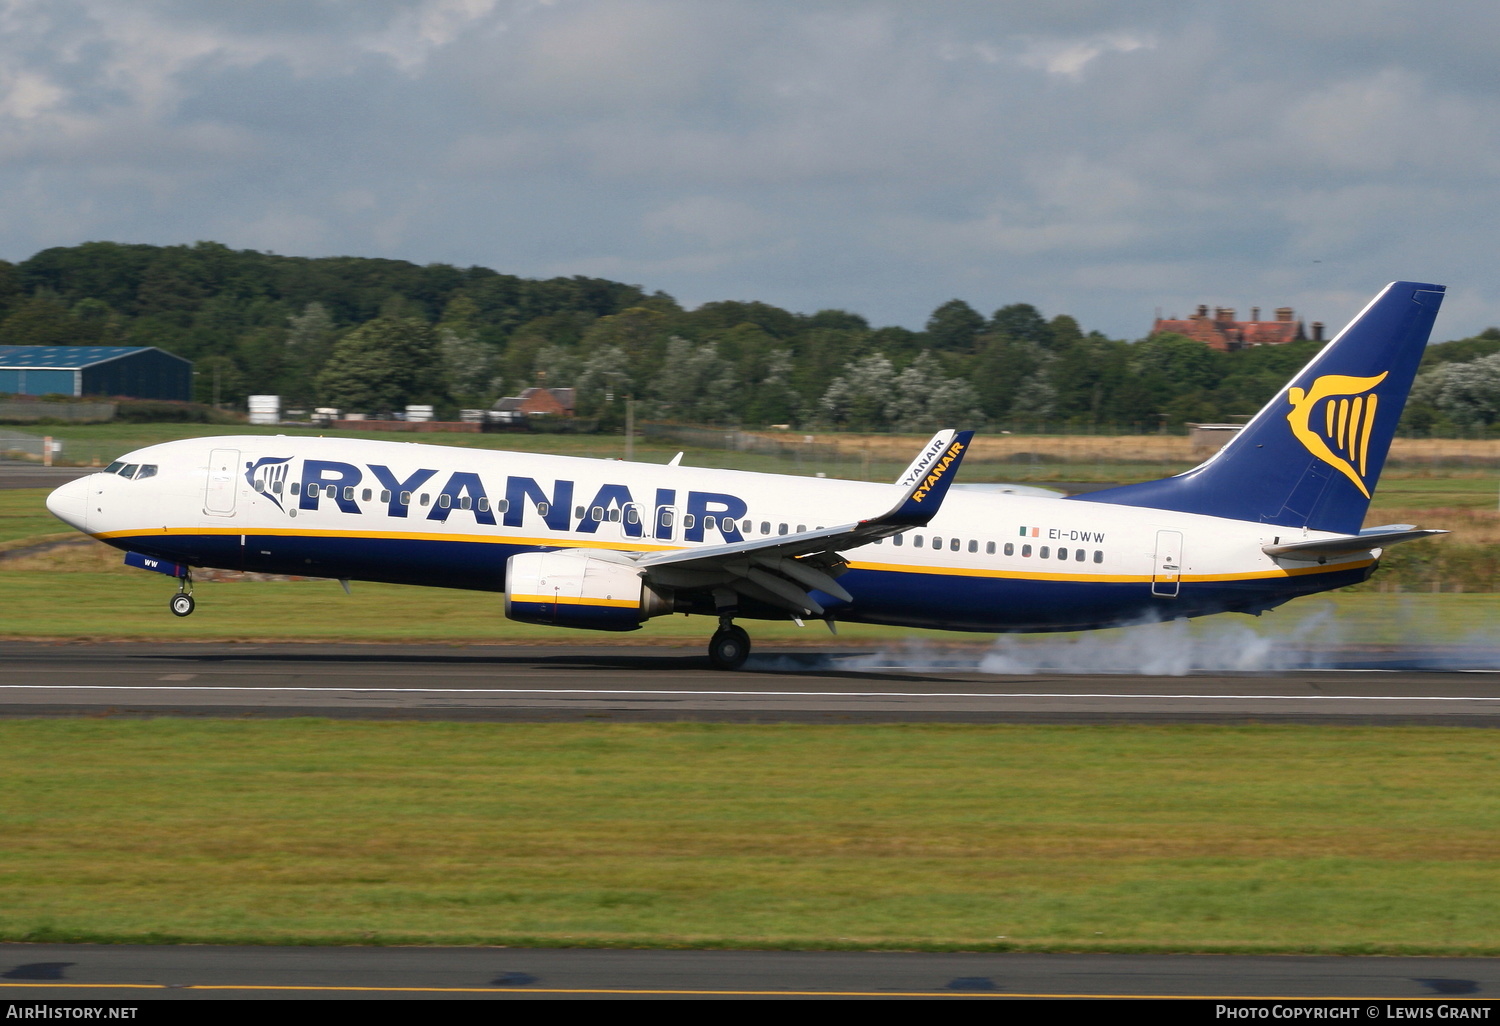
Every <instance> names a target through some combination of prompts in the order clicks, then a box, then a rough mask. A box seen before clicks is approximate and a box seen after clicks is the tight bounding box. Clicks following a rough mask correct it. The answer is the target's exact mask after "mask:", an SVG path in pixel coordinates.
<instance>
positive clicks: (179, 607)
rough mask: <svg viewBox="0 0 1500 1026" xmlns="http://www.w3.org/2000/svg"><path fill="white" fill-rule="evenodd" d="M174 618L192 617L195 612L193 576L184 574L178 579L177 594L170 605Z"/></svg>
mask: <svg viewBox="0 0 1500 1026" xmlns="http://www.w3.org/2000/svg"><path fill="white" fill-rule="evenodd" d="M168 607H169V608H170V609H171V610H172V615H173V616H191V615H192V612H193V607H194V602H193V575H192V574H191V573H188V574H184V575H183V576H182V577H179V578H177V594H176V595H173V596H172V601H171V602H170V603H169V604H168Z"/></svg>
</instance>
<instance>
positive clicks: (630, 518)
mask: <svg viewBox="0 0 1500 1026" xmlns="http://www.w3.org/2000/svg"><path fill="white" fill-rule="evenodd" d="M625 522H626V523H627V524H639V523H640V522H641V511H640V510H638V509H636V508H635V507H634V506H631V507H630V508H629V509H627V510H626V511H625Z"/></svg>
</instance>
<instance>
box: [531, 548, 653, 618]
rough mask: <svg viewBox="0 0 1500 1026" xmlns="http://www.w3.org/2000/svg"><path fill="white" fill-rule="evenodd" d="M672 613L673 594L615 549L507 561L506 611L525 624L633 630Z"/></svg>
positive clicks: (536, 554)
mask: <svg viewBox="0 0 1500 1026" xmlns="http://www.w3.org/2000/svg"><path fill="white" fill-rule="evenodd" d="M670 612H672V594H671V592H669V591H665V590H661V589H657V588H653V587H652V586H651V585H649V584H647V583H646V581H645V579H644V575H643V574H642V572H641V569H640V568H639V567H638V566H636V565H635V564H634V563H633V562H630V561H629V559H628V558H627V557H625V556H621V555H618V554H616V553H613V552H609V551H589V550H580V549H562V550H559V551H555V552H523V553H521V554H520V555H516V556H512V557H510V560H509V561H508V562H507V564H506V571H505V615H506V616H507V617H509V618H510V619H512V620H519V621H521V622H522V623H540V624H546V625H547V626H549V627H583V628H587V629H589V630H595V631H633V630H638V629H640V626H641V621H643V620H648V619H650V618H651V617H653V616H664V615H666V614H667V613H670Z"/></svg>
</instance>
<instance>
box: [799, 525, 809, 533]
mask: <svg viewBox="0 0 1500 1026" xmlns="http://www.w3.org/2000/svg"><path fill="white" fill-rule="evenodd" d="M806 531H807V525H806V524H798V525H797V533H798V534H804V533H806Z"/></svg>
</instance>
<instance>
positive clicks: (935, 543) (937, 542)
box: [932, 535, 943, 549]
mask: <svg viewBox="0 0 1500 1026" xmlns="http://www.w3.org/2000/svg"><path fill="white" fill-rule="evenodd" d="M932 547H933V548H935V549H940V548H942V547H943V539H941V538H939V537H938V536H937V535H933V536H932Z"/></svg>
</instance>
